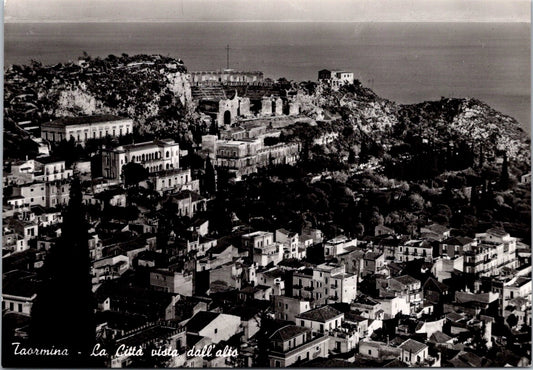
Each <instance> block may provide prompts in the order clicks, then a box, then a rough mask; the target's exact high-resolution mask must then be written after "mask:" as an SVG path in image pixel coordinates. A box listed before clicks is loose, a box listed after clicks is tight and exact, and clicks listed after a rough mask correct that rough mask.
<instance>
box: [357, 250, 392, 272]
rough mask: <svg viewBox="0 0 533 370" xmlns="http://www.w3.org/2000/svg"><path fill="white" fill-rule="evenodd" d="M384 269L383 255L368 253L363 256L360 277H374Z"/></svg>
mask: <svg viewBox="0 0 533 370" xmlns="http://www.w3.org/2000/svg"><path fill="white" fill-rule="evenodd" d="M384 270H386V269H385V255H384V254H383V253H381V252H379V251H378V252H372V251H368V252H366V253H365V255H364V256H363V266H362V273H361V274H362V276H363V277H364V276H367V275H376V274H379V273H382V272H383V271H384Z"/></svg>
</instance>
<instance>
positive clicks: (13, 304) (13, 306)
mask: <svg viewBox="0 0 533 370" xmlns="http://www.w3.org/2000/svg"><path fill="white" fill-rule="evenodd" d="M5 309H6V302H5V301H2V310H5ZM9 311H12V312H15V303H14V302H9ZM17 312H22V303H17Z"/></svg>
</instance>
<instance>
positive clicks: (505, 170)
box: [500, 152, 509, 189]
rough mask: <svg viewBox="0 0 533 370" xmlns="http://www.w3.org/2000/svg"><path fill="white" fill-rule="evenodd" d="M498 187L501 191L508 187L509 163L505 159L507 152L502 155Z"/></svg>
mask: <svg viewBox="0 0 533 370" xmlns="http://www.w3.org/2000/svg"><path fill="white" fill-rule="evenodd" d="M500 186H501V188H502V189H507V188H508V187H509V163H508V159H507V152H504V153H503V163H502V172H501V175H500Z"/></svg>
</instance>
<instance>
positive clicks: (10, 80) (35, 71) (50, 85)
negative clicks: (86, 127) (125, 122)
mask: <svg viewBox="0 0 533 370" xmlns="http://www.w3.org/2000/svg"><path fill="white" fill-rule="evenodd" d="M186 72H187V70H186V68H185V66H184V65H183V63H182V62H181V61H180V60H176V59H173V58H169V57H163V56H160V55H136V56H132V57H129V56H127V55H125V54H123V55H122V56H121V57H116V56H113V55H110V56H108V57H107V58H104V59H100V58H96V59H91V58H90V57H86V59H85V60H83V61H80V63H78V64H75V63H72V62H70V63H66V64H57V65H54V66H43V65H41V64H40V63H36V62H34V63H33V64H32V65H31V66H13V67H11V68H9V69H8V70H6V72H5V89H4V92H5V100H4V112H5V117H6V119H8V120H13V121H14V122H20V121H26V120H31V121H34V122H35V123H40V122H43V121H48V120H51V119H55V118H58V117H61V116H68V115H90V114H109V113H110V114H117V115H124V116H128V117H130V118H133V119H134V121H135V122H136V123H140V124H143V123H145V122H151V121H154V120H169V121H172V120H179V119H180V118H183V117H184V116H185V114H186V106H187V105H188V104H190V102H191V88H190V85H189V83H188V80H187V78H186ZM28 107H31V108H32V109H28Z"/></svg>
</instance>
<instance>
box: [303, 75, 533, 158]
mask: <svg viewBox="0 0 533 370" xmlns="http://www.w3.org/2000/svg"><path fill="white" fill-rule="evenodd" d="M312 102H313V104H314V105H315V106H314V111H325V112H329V113H330V115H335V114H337V115H339V116H340V117H341V118H342V119H343V120H344V122H346V123H351V125H352V127H353V129H354V130H355V131H356V133H357V132H359V133H360V134H361V135H359V136H360V137H362V138H365V137H372V138H374V139H376V140H378V141H380V142H387V143H388V144H391V145H394V144H401V143H402V142H403V141H405V140H406V138H408V137H412V136H413V135H415V136H419V137H420V138H421V139H422V140H424V141H427V142H440V143H446V142H447V141H450V142H452V141H464V142H468V143H470V144H471V145H472V146H473V147H477V146H483V150H484V151H485V154H486V155H496V154H497V153H499V152H501V151H506V152H507V155H508V156H509V157H510V158H514V159H517V160H522V161H527V163H529V161H530V159H529V156H530V148H529V137H528V135H527V134H526V133H525V132H524V131H523V130H522V129H521V127H520V125H519V123H518V122H517V121H516V120H515V119H513V118H511V117H509V116H506V115H504V114H501V113H499V112H497V111H495V110H494V109H492V108H491V107H489V106H488V105H487V104H485V103H483V102H481V101H479V100H476V99H470V98H465V99H458V98H455V99H445V98H443V99H441V100H439V101H428V102H423V103H418V104H410V105H400V104H396V103H395V102H392V101H389V100H387V99H383V98H380V97H379V96H377V95H376V94H375V93H374V92H373V91H372V90H370V89H368V88H365V87H363V86H362V85H360V84H359V82H358V81H356V82H355V83H354V85H351V86H345V87H342V88H341V89H340V90H338V91H332V90H330V89H329V88H327V87H320V86H319V87H318V88H317V89H316V91H315V93H314V96H313V99H312ZM307 109H308V111H313V108H312V107H310V106H308V107H307ZM324 115H327V114H323V116H324ZM319 118H322V117H319Z"/></svg>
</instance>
